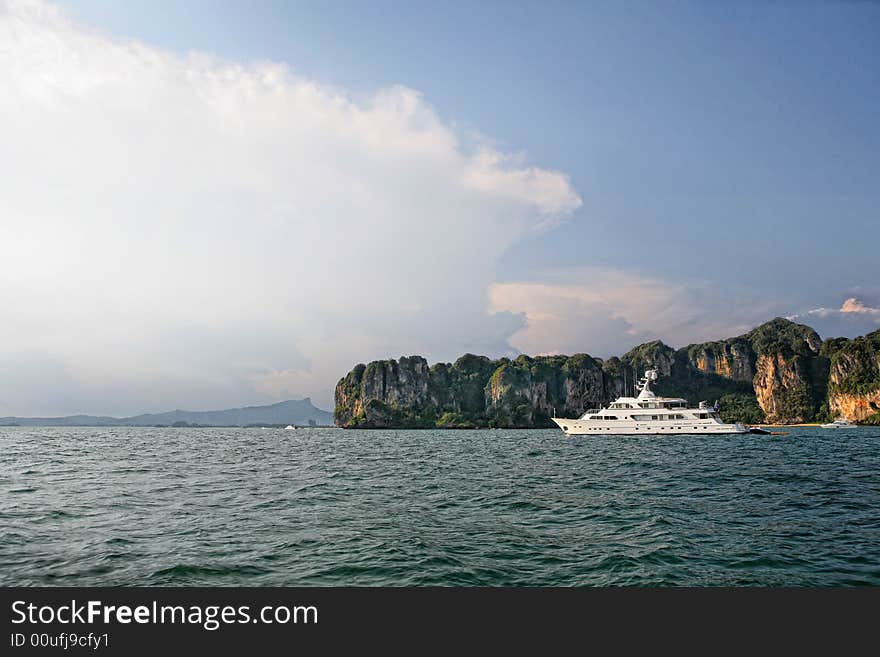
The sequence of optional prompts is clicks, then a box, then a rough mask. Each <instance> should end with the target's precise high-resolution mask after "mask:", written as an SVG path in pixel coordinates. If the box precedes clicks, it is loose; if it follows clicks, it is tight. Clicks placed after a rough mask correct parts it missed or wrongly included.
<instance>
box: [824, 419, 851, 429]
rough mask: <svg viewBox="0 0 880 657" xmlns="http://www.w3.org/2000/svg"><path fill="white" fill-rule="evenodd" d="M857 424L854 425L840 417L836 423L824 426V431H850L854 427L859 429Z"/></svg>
mask: <svg viewBox="0 0 880 657" xmlns="http://www.w3.org/2000/svg"><path fill="white" fill-rule="evenodd" d="M857 426H858V425H857V424H853V423H852V422H850V421H849V420H847V419H846V418H845V417H839V418H837V419H836V420H834V422H829V423H828V424H823V425H822V428H823V429H850V428H852V427H857Z"/></svg>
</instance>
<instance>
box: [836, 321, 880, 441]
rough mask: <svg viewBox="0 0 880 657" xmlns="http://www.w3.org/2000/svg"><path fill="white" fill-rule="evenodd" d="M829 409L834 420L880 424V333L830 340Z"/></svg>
mask: <svg viewBox="0 0 880 657" xmlns="http://www.w3.org/2000/svg"><path fill="white" fill-rule="evenodd" d="M823 350H824V351H825V352H826V353H827V355H828V357H829V359H830V368H829V369H830V373H829V378H828V408H829V413H830V415H831V416H832V417H845V418H846V419H848V420H852V421H855V422H869V423H871V424H880V330H878V331H874V332H873V333H869V334H868V335H865V336H862V337H860V338H855V339H854V340H844V339H838V340H828V341H826V343H825V344H824V345H823Z"/></svg>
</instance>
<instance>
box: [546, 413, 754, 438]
mask: <svg viewBox="0 0 880 657" xmlns="http://www.w3.org/2000/svg"><path fill="white" fill-rule="evenodd" d="M550 419H551V420H553V422H555V423H556V425H557V426H558V427H559V428H560V429H562V431H563V432H565V434H566V435H568V436H680V435H689V436H708V435H715V434H744V433H748V432H749V430H748V429H746V428H745V427H744V426H743V425H742V424H721V423H717V422H700V421H688V420H676V421H669V422H664V423H663V424H662V425H654V424H653V423H647V422H625V421H624V422H621V421H618V422H614V423H613V425H614V426H611V424H612V423H609V422H602V421H595V420H590V421H585V420H572V419H568V418H559V417H554V418H550Z"/></svg>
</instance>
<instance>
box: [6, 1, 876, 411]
mask: <svg viewBox="0 0 880 657" xmlns="http://www.w3.org/2000/svg"><path fill="white" fill-rule="evenodd" d="M58 6H60V8H61V12H60V13H58V12H56V11H55V9H53V5H52V4H48V3H45V2H42V1H41V0H2V1H0V10H5V13H4V11H0V30H7V31H6V32H4V34H6V35H7V39H6V41H7V43H8V44H10V45H9V46H8V48H7V49H5V50H4V49H3V48H2V44H0V73H3V74H4V75H6V76H7V77H6V78H4V79H2V80H0V82H2V83H4V84H7V87H6V88H7V89H9V90H10V91H11V93H10V94H7V98H6V99H5V100H3V101H2V102H0V111H2V112H4V119H5V121H4V123H3V126H4V127H2V128H0V130H5V131H6V132H5V133H0V138H2V139H3V140H4V143H5V144H7V148H6V149H5V151H6V156H4V155H3V154H0V173H2V174H4V175H5V179H6V181H7V184H8V186H9V187H8V189H7V190H4V191H5V192H7V193H6V194H5V196H4V201H2V202H3V203H4V204H5V207H2V208H0V210H3V211H4V212H5V215H6V216H7V217H11V218H12V219H10V220H9V221H8V223H7V227H6V228H5V230H6V231H7V232H6V233H4V234H2V235H0V237H2V238H3V239H4V240H5V241H6V243H11V244H13V245H16V244H17V245H18V246H20V248H19V249H16V250H15V251H16V252H17V253H27V252H28V249H29V248H32V247H33V248H36V247H35V245H38V246H39V249H40V251H39V253H41V254H42V257H43V258H44V260H43V261H39V262H38V259H37V260H35V259H34V258H21V259H19V260H16V259H15V258H11V259H10V258H7V259H6V261H5V263H4V264H2V265H0V278H2V279H3V282H4V286H3V287H2V288H0V289H2V292H0V301H2V302H3V303H5V304H6V305H7V307H9V306H10V304H14V307H17V308H19V309H20V312H19V313H18V314H17V316H16V322H15V323H14V325H13V326H12V327H11V328H8V330H9V331H12V330H16V331H17V333H16V336H18V337H17V339H18V342H15V340H13V339H10V340H4V342H5V343H6V344H16V346H17V348H16V349H14V350H11V351H9V352H8V353H3V352H0V369H3V371H6V372H7V373H8V374H10V375H12V378H14V379H15V380H16V381H18V384H17V386H16V387H15V388H14V389H13V388H9V389H4V388H3V387H2V386H0V414H37V413H56V412H58V413H61V412H79V411H82V412H107V413H119V414H122V413H128V412H131V413H135V412H143V411H158V410H165V409H166V408H169V407H175V406H181V407H190V408H208V407H222V406H231V405H238V404H240V403H260V402H269V401H275V400H277V399H279V398H283V397H298V396H303V395H310V396H312V397H313V398H315V400H316V401H317V402H318V403H319V404H322V405H324V406H325V407H327V406H329V405H330V403H331V401H330V400H331V394H332V387H333V384H334V383H335V381H336V380H337V379H338V378H339V377H340V376H342V375H343V374H344V373H345V371H347V370H348V369H349V367H350V366H351V365H352V364H354V363H356V362H358V361H366V360H371V359H373V358H385V357H398V356H400V355H404V354H410V353H421V354H423V355H425V356H426V357H428V358H429V360H431V361H436V360H451V359H454V358H455V357H456V356H457V355H459V354H461V353H463V352H465V351H474V352H479V353H486V354H489V355H492V356H498V355H501V354H505V353H508V354H513V353H517V352H525V353H571V352H575V351H586V352H589V353H592V354H594V355H598V356H602V357H604V356H608V355H611V354H615V353H621V352H622V351H625V350H626V349H628V348H629V347H630V346H632V345H634V344H637V343H638V342H641V341H645V340H649V339H654V338H661V339H663V340H665V341H667V342H668V343H670V344H673V345H675V346H681V345H684V344H687V343H689V342H693V341H701V340H708V339H717V338H722V337H726V336H729V335H735V334H738V333H740V332H743V331H745V330H747V329H748V328H750V327H751V326H754V325H755V324H757V323H760V322H762V321H764V320H766V319H769V318H771V317H773V316H776V315H783V316H791V317H794V318H797V319H798V320H800V321H804V322H805V323H808V324H810V325H811V326H814V327H815V328H816V329H817V330H819V332H820V333H821V334H822V335H823V336H824V337H830V336H832V335H850V336H854V335H857V334H861V333H864V332H867V331H870V330H874V329H876V328H878V327H880V283H878V280H880V276H878V274H880V266H878V264H877V263H878V258H877V240H876V230H877V226H878V225H880V203H878V201H880V191H878V190H880V155H878V154H880V130H878V128H877V117H878V116H880V67H878V66H877V63H878V61H880V57H878V55H880V5H878V4H876V3H868V2H852V3H843V2H841V3H831V2H828V3H820V2H770V3H768V2H760V3H759V2H755V3H751V2H735V3H734V2H728V3H696V2H694V3H687V2H644V3H639V2H628V3H616V2H615V3H611V2H609V3H601V2H581V3H575V2H533V3H529V2H503V3H502V2H481V3H476V2H443V3H439V2H435V3H426V2H370V3H366V2H352V3H339V2H217V1H213V2H207V1H190V2H166V1H163V0H154V1H151V2H143V1H133V0H132V1H129V2H111V1H109V0H100V1H98V0H71V1H61V2H60V3H58ZM2 36H3V34H0V37H2ZM2 41H3V39H2V38H0V42H2ZM4 72H5V73H4ZM47 154H49V155H51V157H47ZM4 157H5V158H6V159H4ZM3 230H4V227H3V226H0V232H2V231H3ZM72 245H75V246H76V248H73V247H72ZM72 253H73V254H75V256H74V255H71V254H72ZM4 267H5V269H4ZM29 304H30V305H29ZM45 308H54V309H56V312H61V311H62V310H64V311H65V317H66V324H67V327H66V333H67V336H68V337H67V338H65V339H62V338H58V337H57V336H56V335H55V334H51V335H50V334H49V333H47V330H48V329H46V328H45V327H46V326H47V321H46V317H45V315H44V313H45V311H44V309H45ZM22 335H28V336H31V338H32V344H28V343H27V341H24V342H22V340H21V337H20V336H22ZM0 337H2V336H0ZM28 372H31V373H41V372H42V373H43V374H40V375H39V376H38V375H37V374H34V375H33V376H30V375H28V374H27V373H28ZM46 372H51V373H53V374H52V378H53V379H54V380H56V381H58V385H57V390H56V391H55V392H53V393H52V394H49V395H47V392H46V387H45V384H44V382H45V380H46V376H45V373H46ZM17 373H18V375H17V376H16V374H17Z"/></svg>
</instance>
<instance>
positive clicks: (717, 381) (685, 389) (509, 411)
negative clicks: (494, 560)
mask: <svg viewBox="0 0 880 657" xmlns="http://www.w3.org/2000/svg"><path fill="white" fill-rule="evenodd" d="M649 368H652V369H657V370H658V371H659V373H660V379H659V380H658V381H657V383H656V385H655V386H654V387H655V389H656V390H657V392H658V394H663V395H675V396H683V397H686V398H687V399H688V401H690V402H692V403H696V402H699V401H701V400H708V401H710V403H713V402H714V401H716V400H717V401H718V402H719V405H720V409H721V411H720V412H721V417H722V419H723V420H724V421H725V422H737V421H740V422H744V423H747V424H759V423H770V424H800V423H809V422H824V421H829V420H830V419H833V418H836V417H845V418H847V419H849V420H852V421H855V422H859V423H862V424H880V330H878V331H874V332H873V333H869V334H867V335H865V336H862V337H858V338H854V339H848V338H832V339H828V340H825V341H823V340H822V339H821V338H820V337H819V335H818V334H817V333H816V331H814V330H813V329H812V328H810V327H809V326H805V325H803V324H798V323H795V322H792V321H790V320H787V319H784V318H781V317H777V318H776V319H773V320H771V321H769V322H767V323H765V324H762V325H761V326H758V327H757V328H755V329H753V330H752V331H749V332H748V333H746V334H744V335H740V336H737V337H733V338H727V339H724V340H719V341H717V342H704V343H701V344H692V345H688V346H686V347H682V348H681V349H673V348H672V347H670V346H668V345H666V344H664V343H663V342H661V341H659V340H656V341H653V342H648V343H645V344H641V345H638V346H637V347H634V348H633V349H632V350H630V351H629V352H627V353H626V354H624V355H623V356H620V357H616V356H615V357H612V358H608V359H607V360H603V359H600V358H594V357H592V356H589V355H588V354H575V355H573V356H534V357H532V356H526V355H521V356H518V357H516V358H499V359H490V358H487V357H485V356H477V355H474V354H465V355H463V356H462V357H461V358H459V359H458V360H456V361H455V362H454V363H436V364H434V365H432V366H429V365H428V362H427V360H425V358H423V357H421V356H407V357H402V358H400V359H398V360H378V361H373V362H371V363H368V364H359V365H356V366H355V367H354V368H353V369H352V370H351V371H350V372H349V373H348V374H346V375H345V376H344V377H343V378H342V379H340V381H339V383H338V384H337V385H336V391H335V401H336V407H335V411H334V421H335V423H336V425H337V426H340V427H344V428H368V429H394V428H399V429H404V428H406V429H414V428H425V429H428V428H449V429H454V428H462V429H463V428H491V427H498V428H551V427H554V426H555V425H554V424H553V423H552V422H551V421H550V417H551V416H553V415H556V416H557V417H579V416H580V415H582V414H583V413H584V412H585V411H586V410H587V409H589V408H594V407H597V406H600V405H602V404H603V403H605V402H607V401H609V400H611V399H614V398H616V397H618V396H620V395H622V394H624V392H625V391H630V392H631V391H632V386H633V382H634V381H636V380H638V377H639V376H641V375H642V373H643V372H644V370H646V369H649Z"/></svg>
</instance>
